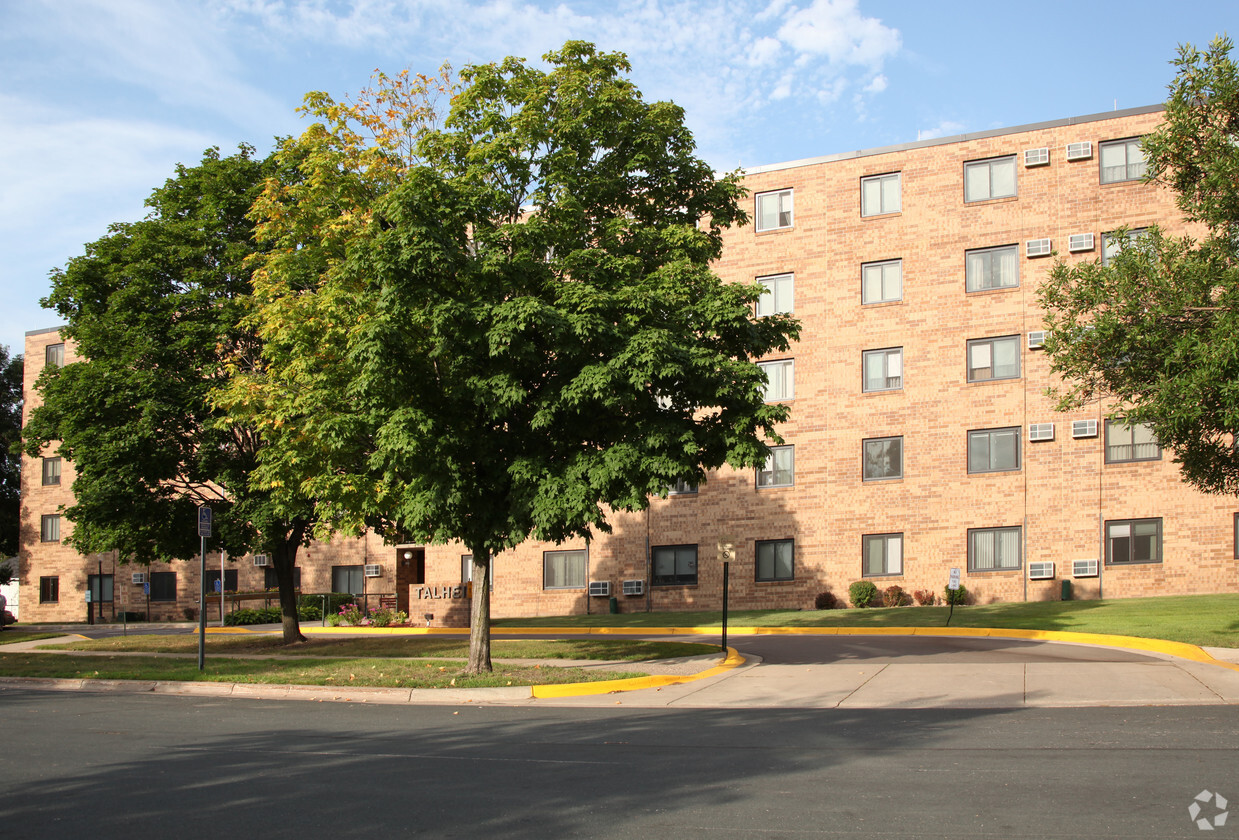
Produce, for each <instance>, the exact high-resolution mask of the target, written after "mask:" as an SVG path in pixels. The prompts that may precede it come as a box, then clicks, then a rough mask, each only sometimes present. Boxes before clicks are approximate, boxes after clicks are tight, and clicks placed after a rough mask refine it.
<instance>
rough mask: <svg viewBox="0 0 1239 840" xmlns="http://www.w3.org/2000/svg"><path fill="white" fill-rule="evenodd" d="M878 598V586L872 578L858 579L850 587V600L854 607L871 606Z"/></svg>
mask: <svg viewBox="0 0 1239 840" xmlns="http://www.w3.org/2000/svg"><path fill="white" fill-rule="evenodd" d="M877 599H878V587H877V586H875V585H874V583H873V581H871V580H858V581H856V582H855V583H853V584H852V585H851V586H849V587H848V600H849V601H851V602H852V606H854V607H862V608H863V607H871V606H873V604H874V602H875V601H877Z"/></svg>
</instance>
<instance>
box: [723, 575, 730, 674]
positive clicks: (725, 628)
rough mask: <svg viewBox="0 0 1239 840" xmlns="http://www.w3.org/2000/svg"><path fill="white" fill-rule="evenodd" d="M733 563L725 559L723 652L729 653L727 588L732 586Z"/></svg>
mask: <svg viewBox="0 0 1239 840" xmlns="http://www.w3.org/2000/svg"><path fill="white" fill-rule="evenodd" d="M730 572H731V564H730V563H728V562H727V561H726V560H724V561H723V654H724V656H726V654H727V590H728V588H729V586H730Z"/></svg>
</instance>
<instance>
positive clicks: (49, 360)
mask: <svg viewBox="0 0 1239 840" xmlns="http://www.w3.org/2000/svg"><path fill="white" fill-rule="evenodd" d="M43 364H44V366H45V367H57V368H58V367H64V366H65V346H64V344H49V345H47V349H46V350H44V351H43Z"/></svg>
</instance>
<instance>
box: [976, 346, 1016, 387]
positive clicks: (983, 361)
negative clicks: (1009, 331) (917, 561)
mask: <svg viewBox="0 0 1239 840" xmlns="http://www.w3.org/2000/svg"><path fill="white" fill-rule="evenodd" d="M1019 378H1020V337H1019V336H1018V335H1005V336H1000V337H998V338H975V339H972V340H971V341H969V342H968V381H969V382H989V381H991V380H995V379H1019Z"/></svg>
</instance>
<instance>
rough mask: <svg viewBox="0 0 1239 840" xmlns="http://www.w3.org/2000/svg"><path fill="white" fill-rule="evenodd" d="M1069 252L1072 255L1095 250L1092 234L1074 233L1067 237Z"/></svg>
mask: <svg viewBox="0 0 1239 840" xmlns="http://www.w3.org/2000/svg"><path fill="white" fill-rule="evenodd" d="M1067 250H1068V251H1071V252H1072V253H1076V252H1078V251H1091V250H1093V235H1092V234H1091V233H1073V234H1071V236H1068V237H1067Z"/></svg>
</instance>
